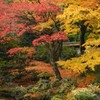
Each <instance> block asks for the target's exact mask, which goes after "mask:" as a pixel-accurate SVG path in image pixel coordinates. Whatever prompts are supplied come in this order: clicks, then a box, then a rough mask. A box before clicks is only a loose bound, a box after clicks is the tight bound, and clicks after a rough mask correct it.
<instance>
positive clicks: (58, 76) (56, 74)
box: [50, 58, 62, 80]
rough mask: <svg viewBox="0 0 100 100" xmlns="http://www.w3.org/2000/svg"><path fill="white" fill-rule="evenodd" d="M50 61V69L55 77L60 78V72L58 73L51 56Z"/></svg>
mask: <svg viewBox="0 0 100 100" xmlns="http://www.w3.org/2000/svg"><path fill="white" fill-rule="evenodd" d="M50 63H51V65H52V69H53V71H54V74H55V78H56V79H58V80H61V79H62V78H61V74H60V72H59V70H58V67H57V64H56V63H55V62H54V61H53V59H52V58H50Z"/></svg>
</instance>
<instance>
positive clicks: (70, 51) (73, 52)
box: [61, 46, 77, 60]
mask: <svg viewBox="0 0 100 100" xmlns="http://www.w3.org/2000/svg"><path fill="white" fill-rule="evenodd" d="M76 56H77V48H75V47H67V46H63V51H62V55H61V59H63V60H67V59H70V58H72V57H76Z"/></svg>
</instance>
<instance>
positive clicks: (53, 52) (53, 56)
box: [48, 43, 62, 80]
mask: <svg viewBox="0 0 100 100" xmlns="http://www.w3.org/2000/svg"><path fill="white" fill-rule="evenodd" d="M55 45H56V46H55ZM59 45H61V44H59V43H58V45H57V44H52V47H51V48H49V49H48V50H49V54H50V64H51V65H52V69H53V71H54V74H55V78H56V79H58V80H61V79H62V78H61V74H60V72H59V69H58V67H57V64H56V63H55V62H56V61H57V60H59V57H60V55H61V54H59V53H61V51H60V50H61V46H62V45H61V46H59ZM59 47H60V48H59Z"/></svg>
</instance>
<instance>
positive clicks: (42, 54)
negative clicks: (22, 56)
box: [35, 45, 77, 63]
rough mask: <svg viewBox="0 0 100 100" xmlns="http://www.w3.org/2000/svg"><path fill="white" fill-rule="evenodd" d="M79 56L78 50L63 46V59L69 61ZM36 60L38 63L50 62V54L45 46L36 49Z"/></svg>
mask: <svg viewBox="0 0 100 100" xmlns="http://www.w3.org/2000/svg"><path fill="white" fill-rule="evenodd" d="M76 56H77V48H75V47H67V46H63V48H62V55H61V59H63V60H67V59H70V58H72V57H76ZM35 59H36V60H38V61H44V62H46V63H49V62H50V57H49V52H48V50H47V48H46V47H45V46H44V45H40V46H37V47H36V53H35Z"/></svg>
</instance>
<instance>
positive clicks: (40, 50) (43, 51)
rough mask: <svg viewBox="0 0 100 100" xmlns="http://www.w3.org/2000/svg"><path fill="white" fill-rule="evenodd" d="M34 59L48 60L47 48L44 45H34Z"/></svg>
mask: <svg viewBox="0 0 100 100" xmlns="http://www.w3.org/2000/svg"><path fill="white" fill-rule="evenodd" d="M35 59H36V60H38V61H44V62H47V63H48V62H49V61H50V57H49V53H48V50H47V48H46V47H45V46H44V45H40V46H37V47H36V53H35Z"/></svg>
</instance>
